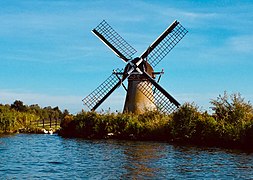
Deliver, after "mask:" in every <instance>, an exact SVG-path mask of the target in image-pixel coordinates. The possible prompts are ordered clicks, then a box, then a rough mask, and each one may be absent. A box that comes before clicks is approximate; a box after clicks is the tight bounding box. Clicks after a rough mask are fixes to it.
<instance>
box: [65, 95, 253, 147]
mask: <svg viewBox="0 0 253 180" xmlns="http://www.w3.org/2000/svg"><path fill="white" fill-rule="evenodd" d="M211 104H212V110H213V113H212V114H208V113H207V112H202V111H200V110H199V108H198V107H197V106H196V105H195V104H193V103H192V104H190V103H185V104H183V105H182V106H180V107H179V108H178V109H177V110H176V111H175V112H174V113H172V114H170V115H166V114H162V113H160V112H157V111H153V112H152V111H151V112H150V111H147V112H146V113H144V114H140V115H136V114H132V113H124V114H122V113H117V114H114V113H109V112H107V113H105V114H98V113H96V112H84V111H83V112H81V113H79V114H77V115H76V116H74V117H73V118H72V120H68V119H66V120H64V123H63V124H65V125H62V130H61V135H63V136H79V137H85V138H108V137H110V138H117V139H138V140H168V141H174V142H184V143H192V144H199V145H212V146H226V147H239V148H252V149H253V110H252V109H253V108H252V105H251V104H250V103H249V102H245V101H244V99H243V98H242V97H241V95H240V94H232V95H230V96H228V95H227V94H226V93H224V95H223V96H221V95H220V96H219V97H218V98H217V99H216V100H212V101H211ZM65 121H66V122H65ZM66 124H67V125H66Z"/></svg>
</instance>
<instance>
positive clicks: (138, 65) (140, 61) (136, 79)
mask: <svg viewBox="0 0 253 180" xmlns="http://www.w3.org/2000/svg"><path fill="white" fill-rule="evenodd" d="M92 32H93V33H94V34H95V35H96V36H97V37H98V38H99V39H100V40H101V41H102V42H103V43H104V44H105V45H106V46H108V47H109V48H110V49H111V50H112V51H113V52H114V53H115V54H116V55H117V56H118V57H119V58H120V59H122V60H123V61H124V62H125V63H126V66H125V68H124V69H123V70H120V69H116V70H113V72H112V74H111V75H110V76H109V77H108V78H107V79H106V80H105V81H104V82H103V83H102V84H100V85H99V86H98V87H97V88H96V89H95V90H94V91H93V92H91V93H90V94H89V95H88V96H86V97H85V98H84V99H83V103H84V104H85V105H86V106H88V108H89V109H90V110H92V111H95V110H96V109H97V108H98V107H99V106H100V105H101V104H102V103H103V102H104V101H105V100H106V99H107V98H108V97H109V96H110V95H111V94H112V93H113V91H115V90H116V89H117V88H118V87H119V86H121V85H122V86H123V87H124V89H125V90H126V92H127V93H126V99H125V105H124V112H133V113H143V112H144V111H146V110H159V111H162V112H165V113H171V112H173V111H174V110H175V109H177V108H178V107H179V106H180V104H179V102H178V101H177V100H176V99H175V98H173V97H172V96H171V95H170V94H169V93H168V92H167V91H166V90H165V89H164V88H162V87H161V86H160V85H159V84H158V83H159V80H160V78H161V75H162V74H163V70H162V71H161V72H154V70H153V68H154V67H155V66H156V65H157V64H158V63H159V62H160V61H161V60H162V59H163V58H164V57H165V56H166V55H167V54H168V53H169V52H170V51H171V50H172V49H173V48H174V47H175V45H176V44H177V43H178V42H179V41H180V40H181V39H182V38H183V37H184V36H185V35H186V33H187V32H188V31H187V30H186V29H185V28H184V27H183V26H182V25H181V24H180V23H179V22H178V21H177V20H175V21H174V22H173V23H172V24H171V25H170V26H169V27H168V28H167V29H166V30H165V31H164V32H163V33H162V34H161V35H160V36H159V37H158V38H157V39H156V40H155V41H154V42H153V43H152V44H151V45H150V46H149V47H148V48H147V49H146V50H145V51H144V52H143V53H142V54H141V55H140V56H139V57H136V58H133V55H134V54H135V53H136V52H137V51H136V50H135V49H134V48H133V47H132V46H131V45H129V44H128V43H127V42H126V41H125V40H124V39H123V38H122V37H121V36H120V35H119V34H118V33H117V32H116V31H115V30H114V29H113V28H112V27H111V26H110V25H109V24H108V23H107V22H106V21H105V20H103V21H102V22H101V23H100V24H99V25H98V26H97V27H96V28H95V29H93V30H92ZM157 75H159V77H158V79H157V80H156V76H157ZM126 79H128V87H126V86H125V85H124V84H123V82H124V81H125V80H126Z"/></svg>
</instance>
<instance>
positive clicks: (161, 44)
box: [141, 21, 188, 67]
mask: <svg viewBox="0 0 253 180" xmlns="http://www.w3.org/2000/svg"><path fill="white" fill-rule="evenodd" d="M187 32H188V31H187V30H186V29H185V28H184V27H183V26H182V25H181V24H180V23H179V22H178V21H174V22H173V23H172V24H171V25H170V26H169V27H168V28H167V29H166V30H165V31H164V32H163V33H162V34H161V35H160V36H159V37H158V38H157V39H156V40H155V41H154V42H153V43H152V44H151V45H150V47H149V48H148V49H147V50H146V51H145V52H144V53H143V54H142V55H141V57H142V58H143V59H145V58H146V59H147V61H148V62H149V64H150V65H151V66H152V67H155V66H156V65H157V64H158V63H159V62H160V61H161V60H162V59H163V58H164V57H165V56H166V55H167V54H168V53H169V52H170V51H171V50H172V49H173V48H174V47H175V46H176V45H177V43H178V42H179V41H180V40H181V39H182V38H183V37H184V36H185V35H186V33H187Z"/></svg>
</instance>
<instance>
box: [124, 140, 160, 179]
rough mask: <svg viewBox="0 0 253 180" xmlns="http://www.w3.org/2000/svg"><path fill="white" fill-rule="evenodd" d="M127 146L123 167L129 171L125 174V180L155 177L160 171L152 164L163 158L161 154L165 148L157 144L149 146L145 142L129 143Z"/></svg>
mask: <svg viewBox="0 0 253 180" xmlns="http://www.w3.org/2000/svg"><path fill="white" fill-rule="evenodd" d="M125 146H126V148H125V149H124V154H125V155H126V163H125V165H124V166H123V167H124V169H126V170H127V173H126V174H124V176H123V178H124V177H131V178H133V177H134V178H136V179H139V178H145V177H149V178H152V177H155V176H156V173H157V172H159V170H160V169H159V168H158V167H156V166H151V164H152V163H154V162H155V161H156V160H158V159H160V158H162V157H163V155H162V154H161V153H160V152H162V151H164V148H163V147H162V146H159V144H157V143H150V144H149V143H145V142H137V143H134V142H127V143H125Z"/></svg>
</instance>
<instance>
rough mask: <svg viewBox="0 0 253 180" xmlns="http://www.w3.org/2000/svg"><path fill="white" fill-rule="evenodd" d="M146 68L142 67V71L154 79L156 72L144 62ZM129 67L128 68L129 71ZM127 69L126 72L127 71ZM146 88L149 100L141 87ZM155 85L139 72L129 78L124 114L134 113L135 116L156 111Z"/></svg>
mask: <svg viewBox="0 0 253 180" xmlns="http://www.w3.org/2000/svg"><path fill="white" fill-rule="evenodd" d="M144 63H145V64H144V66H142V68H144V69H142V70H145V71H146V72H147V73H148V74H149V75H150V76H151V77H152V78H154V77H155V76H154V70H153V68H152V67H151V66H150V65H149V64H148V62H146V61H145V62H144ZM127 68H128V67H126V69H127ZM126 69H125V71H126ZM143 86H145V87H146V88H147V92H146V93H148V94H149V97H150V98H148V97H147V96H146V95H145V94H144V93H143V92H142V91H141V87H143ZM152 87H153V85H152V83H151V82H150V81H149V80H148V79H147V78H146V77H145V76H143V75H142V74H140V73H138V72H137V71H136V72H135V73H133V74H132V75H130V76H129V77H128V87H127V94H126V99H125V105H124V110H123V112H132V113H135V114H141V113H144V112H145V111H153V110H156V105H155V103H154V102H155V99H154V94H153V88H152Z"/></svg>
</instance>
